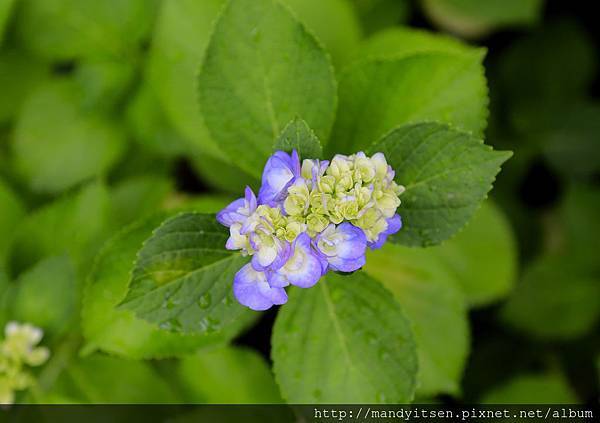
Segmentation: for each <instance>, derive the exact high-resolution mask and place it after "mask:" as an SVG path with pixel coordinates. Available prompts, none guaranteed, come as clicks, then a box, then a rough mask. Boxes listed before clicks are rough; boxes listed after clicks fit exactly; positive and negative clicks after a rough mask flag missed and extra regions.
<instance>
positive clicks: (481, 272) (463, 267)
mask: <svg viewBox="0 0 600 423" xmlns="http://www.w3.org/2000/svg"><path fill="white" fill-rule="evenodd" d="M429 251H431V252H432V253H434V254H435V255H437V256H438V257H439V259H440V260H441V261H442V262H443V263H444V264H445V265H446V266H447V268H448V269H449V270H451V271H452V273H453V274H454V275H455V279H456V281H457V282H458V284H459V285H460V287H461V288H462V290H463V293H464V295H465V297H466V299H467V302H468V304H469V305H470V306H483V305H487V304H489V303H490V302H493V301H495V300H498V299H500V298H502V297H504V296H506V295H507V294H508V293H509V292H510V290H511V289H512V288H513V285H514V283H515V279H516V277H517V275H516V273H517V243H516V240H515V238H514V235H513V232H512V229H511V227H510V223H509V222H508V220H507V218H506V217H505V216H504V215H503V213H502V211H501V210H500V209H499V208H498V207H497V206H495V205H494V203H492V202H491V201H490V200H488V201H486V202H484V203H483V204H482V206H481V208H480V209H479V210H477V212H476V213H475V215H474V216H473V219H472V220H471V222H469V224H468V225H467V226H466V227H465V228H464V229H463V230H462V231H461V232H459V233H458V234H457V235H456V236H455V237H454V238H453V239H451V240H448V241H446V242H445V243H443V244H442V245H440V246H438V247H434V248H432V249H431V250H429Z"/></svg>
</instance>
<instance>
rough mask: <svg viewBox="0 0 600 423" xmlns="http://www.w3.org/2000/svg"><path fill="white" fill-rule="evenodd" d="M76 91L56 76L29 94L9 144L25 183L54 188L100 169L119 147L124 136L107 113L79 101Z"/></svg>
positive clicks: (110, 162)
mask: <svg viewBox="0 0 600 423" xmlns="http://www.w3.org/2000/svg"><path fill="white" fill-rule="evenodd" d="M80 95H81V92H80V90H79V89H78V88H77V87H76V86H75V85H74V84H73V83H72V82H69V81H65V80H57V81H53V82H51V83H49V84H46V85H44V86H42V87H40V88H39V89H37V90H36V91H35V92H34V93H32V95H31V96H30V97H29V98H28V100H27V101H26V103H25V105H24V106H23V110H22V112H21V115H20V117H19V120H18V122H17V127H16V129H15V137H14V140H13V147H14V152H15V160H16V165H17V168H18V169H19V170H20V172H21V173H22V175H23V176H24V177H25V179H26V180H27V182H28V183H29V185H30V187H31V188H32V189H33V190H35V191H38V192H49V193H55V192H60V191H62V190H65V189H67V188H70V187H72V186H74V185H76V184H78V183H80V182H83V181H85V180H87V179H91V178H93V177H95V176H98V175H103V174H105V173H106V172H107V171H108V170H109V169H110V167H111V166H112V165H113V164H114V163H115V162H116V160H117V159H118V158H119V157H120V155H121V154H122V152H123V147H124V143H125V137H124V134H123V132H122V131H121V129H120V128H118V127H116V126H115V125H114V124H113V123H112V122H111V121H109V120H108V119H107V118H105V117H103V116H100V115H94V114H90V113H86V112H84V111H83V110H81V108H80V106H79V104H80V103H79V101H80Z"/></svg>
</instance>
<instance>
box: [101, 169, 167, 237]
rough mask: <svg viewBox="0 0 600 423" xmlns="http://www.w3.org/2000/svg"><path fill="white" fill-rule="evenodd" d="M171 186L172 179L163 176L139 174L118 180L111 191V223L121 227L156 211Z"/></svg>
mask: <svg viewBox="0 0 600 423" xmlns="http://www.w3.org/2000/svg"><path fill="white" fill-rule="evenodd" d="M173 188H174V187H173V181H171V180H170V179H169V178H167V177H164V176H154V175H139V176H134V177H131V178H127V179H125V180H123V181H121V182H119V183H118V184H117V185H116V186H115V187H114V188H113V189H112V192H111V202H112V222H113V224H114V225H115V227H122V226H123V225H125V224H128V223H131V222H133V221H134V220H137V219H139V218H140V217H144V216H148V215H150V214H154V213H156V210H160V209H161V208H163V206H164V205H165V203H166V199H167V196H168V195H169V194H170V193H171V192H172V191H173Z"/></svg>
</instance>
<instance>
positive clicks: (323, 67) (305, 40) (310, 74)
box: [199, 0, 336, 177]
mask: <svg viewBox="0 0 600 423" xmlns="http://www.w3.org/2000/svg"><path fill="white" fill-rule="evenodd" d="M199 88H200V91H199V92H200V104H201V106H202V110H203V114H204V117H205V121H206V124H207V126H208V128H209V130H210V132H211V134H212V136H213V138H214V139H215V141H217V142H218V143H219V145H220V146H221V147H222V149H223V151H225V152H226V153H227V154H228V156H229V157H230V158H231V160H232V161H234V162H235V163H236V164H238V165H239V166H240V168H242V169H243V170H245V171H247V172H248V173H250V174H252V175H256V176H257V177H258V176H259V175H260V170H261V169H262V167H263V166H264V163H265V161H266V159H267V158H268V156H269V155H270V154H271V153H272V147H273V141H274V140H275V138H276V137H277V136H279V134H280V132H281V130H282V129H283V127H284V125H286V124H287V123H288V122H289V121H290V120H292V119H293V118H295V117H299V118H301V119H304V120H305V121H306V122H307V123H308V125H309V126H310V127H311V128H312V129H313V130H314V131H315V133H316V135H317V137H319V139H327V138H328V136H329V132H330V129H331V125H332V123H333V119H334V115H335V107H336V93H335V91H336V85H335V79H334V76H333V70H332V66H331V63H330V61H329V58H328V56H327V54H326V53H325V51H323V49H322V48H321V47H320V46H319V44H318V43H317V41H316V40H315V39H314V38H313V37H312V36H311V35H310V34H309V33H308V32H307V31H306V30H305V28H304V26H303V25H302V24H300V23H299V22H298V21H296V19H294V17H293V16H291V15H290V13H289V12H288V11H287V10H286V8H285V7H283V6H282V5H280V4H279V3H278V2H277V1H275V0H232V1H230V2H229V3H228V5H227V7H226V8H225V10H224V11H223V13H222V14H221V16H220V18H219V20H218V21H217V24H216V27H215V30H214V33H213V36H212V38H211V40H210V43H209V45H208V48H207V51H206V57H205V60H204V63H203V66H202V69H201V72H200V78H199Z"/></svg>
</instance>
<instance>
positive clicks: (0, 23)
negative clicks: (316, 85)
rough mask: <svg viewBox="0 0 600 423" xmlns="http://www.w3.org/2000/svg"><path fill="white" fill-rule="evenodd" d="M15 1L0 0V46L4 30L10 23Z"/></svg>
mask: <svg viewBox="0 0 600 423" xmlns="http://www.w3.org/2000/svg"><path fill="white" fill-rule="evenodd" d="M15 3H16V0H2V1H1V2H0V46H2V42H3V41H4V32H5V31H6V27H7V26H8V24H9V23H10V18H11V16H12V11H13V9H14V6H15Z"/></svg>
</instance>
